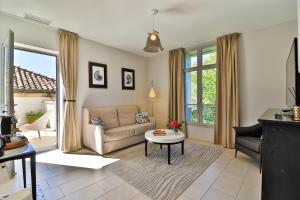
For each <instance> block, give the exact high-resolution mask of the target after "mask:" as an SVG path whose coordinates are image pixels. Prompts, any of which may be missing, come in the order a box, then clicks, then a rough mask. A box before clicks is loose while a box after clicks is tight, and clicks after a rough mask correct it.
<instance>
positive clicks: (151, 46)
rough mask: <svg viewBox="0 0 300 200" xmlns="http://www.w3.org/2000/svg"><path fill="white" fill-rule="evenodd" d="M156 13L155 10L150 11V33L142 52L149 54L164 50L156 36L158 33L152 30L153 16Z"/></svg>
mask: <svg viewBox="0 0 300 200" xmlns="http://www.w3.org/2000/svg"><path fill="white" fill-rule="evenodd" d="M157 13H158V10H157V9H152V15H153V24H152V32H151V33H148V37H147V41H146V46H145V48H144V51H146V52H149V53H156V52H159V51H163V50H164V48H163V47H162V46H161V42H160V39H159V35H158V34H159V33H158V32H157V31H156V30H155V29H154V16H155V15H156V14H157Z"/></svg>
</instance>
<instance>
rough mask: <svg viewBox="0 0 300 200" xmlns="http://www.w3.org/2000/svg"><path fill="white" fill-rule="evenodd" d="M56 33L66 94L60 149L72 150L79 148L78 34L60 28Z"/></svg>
mask: <svg viewBox="0 0 300 200" xmlns="http://www.w3.org/2000/svg"><path fill="white" fill-rule="evenodd" d="M58 33H59V58H60V67H61V74H62V79H63V84H64V89H65V95H66V96H65V97H66V105H65V116H64V126H63V134H62V139H61V150H62V151H64V152H74V151H77V150H79V149H81V141H80V135H79V130H78V123H77V111H76V93H77V63H78V35H77V34H76V33H71V32H68V31H65V30H62V29H59V30H58Z"/></svg>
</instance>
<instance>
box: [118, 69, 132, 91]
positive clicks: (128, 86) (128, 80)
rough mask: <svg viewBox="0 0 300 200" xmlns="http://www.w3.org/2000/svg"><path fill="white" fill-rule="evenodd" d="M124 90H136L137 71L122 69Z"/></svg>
mask: <svg viewBox="0 0 300 200" xmlns="http://www.w3.org/2000/svg"><path fill="white" fill-rule="evenodd" d="M121 75H122V89H123V90H135V70H134V69H127V68H122V74H121Z"/></svg>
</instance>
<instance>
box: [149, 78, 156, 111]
mask: <svg viewBox="0 0 300 200" xmlns="http://www.w3.org/2000/svg"><path fill="white" fill-rule="evenodd" d="M148 96H149V98H150V99H151V103H152V107H151V109H152V112H151V114H152V117H153V116H154V111H153V102H154V99H155V97H156V94H155V91H154V88H153V80H152V81H151V89H150V92H149V95H148Z"/></svg>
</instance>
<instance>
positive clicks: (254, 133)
mask: <svg viewBox="0 0 300 200" xmlns="http://www.w3.org/2000/svg"><path fill="white" fill-rule="evenodd" d="M234 129H235V133H236V136H235V157H236V156H237V151H240V152H243V153H244V154H246V155H248V156H250V157H252V158H254V159H256V160H258V161H259V162H260V171H261V164H262V163H261V162H262V153H261V143H262V142H261V140H262V139H261V137H262V124H260V123H259V124H256V125H254V126H249V127H234Z"/></svg>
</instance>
